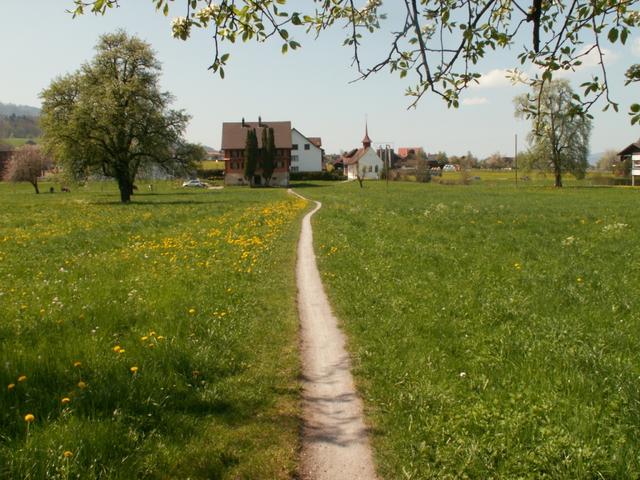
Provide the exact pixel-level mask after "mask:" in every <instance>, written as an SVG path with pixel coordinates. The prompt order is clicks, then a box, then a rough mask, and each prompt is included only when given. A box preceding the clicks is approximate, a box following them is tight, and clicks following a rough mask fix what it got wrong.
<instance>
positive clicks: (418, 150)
mask: <svg viewBox="0 0 640 480" xmlns="http://www.w3.org/2000/svg"><path fill="white" fill-rule="evenodd" d="M420 154H422V155H424V150H423V149H422V147H400V148H398V156H399V157H400V158H402V159H405V158H407V157H409V156H416V155H420Z"/></svg>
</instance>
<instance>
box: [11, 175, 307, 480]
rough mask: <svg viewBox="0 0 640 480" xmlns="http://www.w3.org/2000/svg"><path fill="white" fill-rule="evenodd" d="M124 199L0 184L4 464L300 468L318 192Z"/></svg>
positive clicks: (285, 471)
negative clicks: (300, 298)
mask: <svg viewBox="0 0 640 480" xmlns="http://www.w3.org/2000/svg"><path fill="white" fill-rule="evenodd" d="M42 190H43V191H46V190H48V186H47V185H42ZM117 200H118V196H117V193H116V191H115V189H114V187H113V184H111V183H109V184H106V185H105V184H100V185H94V186H91V187H88V188H83V189H80V190H79V191H78V189H74V191H73V193H70V194H60V193H56V194H49V193H46V194H41V195H35V194H34V193H33V189H32V188H31V187H30V186H28V185H20V186H18V187H15V186H12V185H7V184H0V201H1V202H2V215H0V365H1V366H0V386H1V389H0V477H1V478H15V479H18V478H20V479H43V478H51V479H53V478H60V479H63V478H64V479H66V478H82V479H90V478H122V479H131V478H192V479H198V478H202V479H204V478H207V479H219V478H220V479H224V478H230V479H231V478H232V479H239V478H244V479H261V478H265V479H266V478H268V479H274V478H290V477H291V475H292V474H293V473H294V472H295V471H296V468H297V465H296V462H297V449H298V444H299V439H298V431H299V412H298V400H299V391H298V388H299V385H298V373H299V364H298V352H297V328H298V327H297V315H296V309H295V283H294V262H295V258H294V257H295V242H296V240H297V234H298V228H299V218H300V215H301V213H302V212H303V210H304V209H305V203H304V202H302V201H300V200H295V199H293V198H291V197H290V196H288V195H287V194H286V192H284V191H283V190H275V189H274V190H248V189H229V190H223V191H204V192H203V191H200V190H198V191H186V190H180V189H176V188H174V187H171V186H170V185H169V184H163V185H160V186H158V188H157V189H156V191H155V192H154V193H150V192H144V193H141V194H139V195H136V196H135V198H134V203H133V204H131V205H128V206H122V205H120V204H118V202H117Z"/></svg>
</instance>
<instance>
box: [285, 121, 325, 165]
mask: <svg viewBox="0 0 640 480" xmlns="http://www.w3.org/2000/svg"><path fill="white" fill-rule="evenodd" d="M323 157H324V151H323V150H322V139H321V138H320V137H305V136H304V135H303V134H302V133H300V131H299V130H298V129H296V128H293V129H292V130H291V168H290V171H291V172H321V171H322V169H323V163H322V159H323Z"/></svg>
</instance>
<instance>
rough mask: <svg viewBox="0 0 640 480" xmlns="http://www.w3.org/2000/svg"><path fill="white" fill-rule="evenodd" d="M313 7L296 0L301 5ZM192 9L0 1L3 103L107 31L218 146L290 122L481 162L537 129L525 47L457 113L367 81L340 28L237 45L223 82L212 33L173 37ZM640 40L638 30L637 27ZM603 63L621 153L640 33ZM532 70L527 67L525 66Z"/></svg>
mask: <svg viewBox="0 0 640 480" xmlns="http://www.w3.org/2000/svg"><path fill="white" fill-rule="evenodd" d="M304 1H305V0H295V1H294V2H291V1H290V2H289V3H290V4H292V5H295V6H296V7H299V5H300V4H303V3H304ZM183 3H184V2H181V1H177V2H173V3H172V10H171V12H170V15H169V16H168V17H164V16H163V15H161V14H160V13H157V12H156V11H155V8H154V7H153V2H152V0H135V1H134V0H122V1H121V7H120V8H117V9H113V10H111V11H110V12H109V13H108V14H107V15H106V16H104V17H102V16H98V17H96V16H93V15H91V14H87V15H84V16H81V17H77V18H75V19H73V18H72V16H71V15H70V14H69V13H67V12H66V10H67V9H68V8H71V7H72V6H73V5H72V4H73V2H72V0H29V1H28V2H26V1H25V0H0V25H2V27H1V28H0V45H2V47H0V48H1V50H0V51H1V52H2V58H3V63H2V66H1V67H0V102H5V103H15V104H24V105H32V106H40V99H39V93H40V92H41V91H42V90H43V89H45V88H46V87H47V86H48V85H49V84H50V82H51V81H52V80H53V79H54V78H56V77H57V76H60V75H64V74H66V73H70V72H73V71H75V70H77V69H78V68H79V67H80V66H81V65H82V64H83V63H84V62H87V61H89V60H90V59H91V58H92V56H93V55H94V50H93V48H94V46H95V44H96V43H97V41H98V39H99V37H100V35H102V34H104V33H109V32H113V31H115V30H117V29H120V28H121V29H125V30H126V31H127V32H129V33H130V34H135V35H137V36H139V37H141V38H142V39H144V40H145V41H147V42H149V43H150V44H151V46H152V47H153V49H154V50H155V52H156V55H157V58H158V59H159V60H160V62H161V63H162V68H163V71H162V80H161V86H162V88H163V89H164V90H167V91H169V92H171V93H172V94H173V95H174V96H175V99H176V100H175V103H174V107H175V108H181V109H185V110H186V112H187V113H188V114H190V115H191V117H192V118H191V122H190V124H189V127H188V128H187V131H186V137H187V139H188V140H190V141H193V142H198V143H202V144H204V145H208V146H211V147H214V148H219V147H220V141H221V134H222V123H223V122H231V121H240V120H241V119H242V118H243V117H244V118H245V119H246V120H247V121H251V120H257V117H258V116H259V115H260V116H261V117H262V119H263V120H265V121H269V120H271V121H282V120H290V121H291V123H292V125H293V126H294V127H295V128H297V129H298V130H299V131H300V132H301V133H303V134H304V135H306V136H308V137H321V138H322V142H323V147H324V148H325V151H326V153H339V152H340V151H343V150H344V151H346V150H350V149H352V148H355V147H358V146H360V143H361V141H362V138H363V136H364V129H365V122H367V124H368V128H369V136H370V137H371V139H372V141H373V142H374V144H389V145H391V146H393V147H395V148H396V149H397V148H399V147H407V146H411V147H417V146H419V147H423V148H424V149H425V151H427V152H429V153H435V152H438V151H445V152H447V154H449V155H463V154H466V153H467V152H468V151H470V152H471V153H473V154H474V155H476V156H477V157H480V158H484V157H486V156H489V155H491V154H493V153H495V152H501V153H502V154H503V155H513V152H514V149H515V136H516V135H517V137H518V148H519V150H520V151H522V150H523V149H524V148H526V135H527V132H528V131H529V129H530V123H529V122H527V121H525V120H519V119H515V117H514V108H513V98H514V97H515V96H516V95H518V94H521V93H524V92H526V91H527V90H526V87H524V86H513V85H511V84H510V83H509V81H508V80H506V79H505V70H506V69H510V68H513V67H514V66H517V64H516V61H515V56H516V54H517V50H516V49H513V50H512V51H499V52H492V53H491V54H490V57H488V58H487V59H486V60H485V61H483V62H482V63H481V64H479V67H478V68H479V71H480V72H481V73H482V74H483V77H482V79H481V81H480V84H479V85H478V86H476V87H473V88H471V89H469V90H468V91H467V92H465V93H464V94H463V97H462V105H461V106H460V108H458V109H448V108H447V107H446V105H445V104H444V103H443V102H442V100H440V99H438V98H436V97H435V96H433V95H427V96H426V97H424V98H423V100H422V101H421V102H420V103H419V104H418V106H417V108H411V109H409V108H408V107H409V105H410V104H411V99H410V98H409V97H407V96H405V95H404V92H405V89H406V88H407V87H408V86H409V83H408V82H407V81H406V79H404V80H403V79H400V78H399V76H398V74H397V73H394V74H391V73H389V72H386V71H383V72H380V73H379V74H377V75H376V76H373V77H370V78H369V79H367V80H364V81H354V80H356V79H357V77H358V75H357V71H356V70H355V69H354V68H353V67H352V66H351V63H352V51H351V50H350V49H349V48H348V47H343V46H342V41H343V39H344V36H345V34H346V32H345V31H344V30H343V29H341V28H339V27H338V28H335V29H333V30H331V31H328V32H325V34H323V35H322V36H321V37H320V38H318V39H315V38H314V37H312V36H307V35H305V34H304V33H303V32H302V31H300V32H293V33H294V38H295V39H296V40H297V41H298V42H300V43H302V45H303V46H302V48H301V49H300V50H298V51H295V52H291V51H290V52H289V53H288V54H286V55H282V54H281V53H280V43H279V42H275V43H274V42H270V43H266V44H255V43H249V44H242V43H240V44H236V45H232V46H230V47H231V48H230V50H229V52H230V53H231V58H230V63H229V66H228V67H227V68H226V69H225V72H226V75H225V79H224V80H223V79H220V78H219V77H218V76H217V75H214V74H213V73H212V72H211V71H210V70H208V69H207V67H208V66H209V65H210V63H211V61H212V55H213V44H212V41H211V38H210V34H209V33H208V32H207V31H202V30H194V32H193V34H192V37H191V38H190V39H189V40H188V41H186V42H184V41H181V40H177V39H174V38H172V36H171V19H172V18H173V17H175V16H179V15H183V14H184V12H183V11H182V5H183ZM385 4H386V5H387V6H385V8H384V10H385V11H386V12H387V13H389V20H388V21H386V22H383V24H382V26H383V28H382V31H381V32H379V33H377V34H376V35H374V36H373V37H372V38H369V39H365V43H364V44H363V47H362V49H363V50H362V52H363V58H364V59H367V60H374V59H376V57H377V56H379V55H381V54H382V52H384V48H385V46H388V45H389V39H390V32H391V31H392V30H393V29H394V28H397V27H398V26H397V22H395V23H394V21H396V20H398V19H399V13H400V11H399V10H396V11H394V8H398V9H399V8H400V7H394V6H395V5H399V4H400V2H395V1H388V2H385ZM634 33H635V32H634ZM606 49H607V51H606V59H607V64H608V75H609V81H610V88H611V92H612V97H613V99H614V100H615V101H617V102H619V103H620V112H619V113H615V112H613V111H608V112H602V111H601V109H602V107H603V106H604V104H600V105H599V106H596V107H594V109H593V110H592V114H593V115H594V122H593V132H592V136H591V145H590V149H591V152H592V153H597V152H603V151H605V150H607V149H614V150H618V151H619V150H621V149H622V148H624V147H626V146H627V145H628V144H630V143H632V142H634V141H636V140H637V139H638V137H640V127H638V126H631V125H630V122H629V117H628V116H627V113H626V112H627V111H628V107H629V105H630V104H631V103H634V102H637V101H640V98H638V87H637V85H631V86H628V87H624V86H623V85H624V71H625V70H626V68H627V67H628V66H629V65H630V64H631V63H637V62H640V36H636V37H630V39H629V40H628V41H627V45H625V46H621V45H619V44H616V45H607V46H606ZM593 63H594V62H589V61H587V62H585V66H584V67H582V68H580V70H579V71H577V72H575V73H570V74H567V75H565V77H566V78H568V79H569V81H570V82H571V83H572V85H573V86H574V88H575V89H577V88H578V86H579V85H580V83H582V82H584V81H585V80H588V79H589V78H590V76H591V75H592V74H594V73H597V66H596V65H593ZM525 70H526V66H525Z"/></svg>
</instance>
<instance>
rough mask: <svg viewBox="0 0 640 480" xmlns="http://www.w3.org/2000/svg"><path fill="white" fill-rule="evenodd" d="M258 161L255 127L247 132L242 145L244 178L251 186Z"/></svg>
mask: <svg viewBox="0 0 640 480" xmlns="http://www.w3.org/2000/svg"><path fill="white" fill-rule="evenodd" d="M257 163H258V136H257V135H256V131H255V129H251V130H249V131H248V132H247V140H246V142H245V147H244V178H246V179H247V181H248V182H249V185H251V186H253V176H254V175H255V173H256V164H257Z"/></svg>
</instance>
